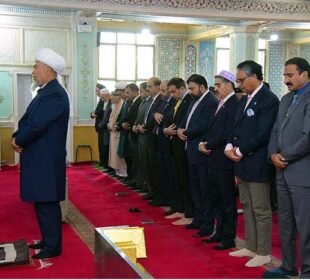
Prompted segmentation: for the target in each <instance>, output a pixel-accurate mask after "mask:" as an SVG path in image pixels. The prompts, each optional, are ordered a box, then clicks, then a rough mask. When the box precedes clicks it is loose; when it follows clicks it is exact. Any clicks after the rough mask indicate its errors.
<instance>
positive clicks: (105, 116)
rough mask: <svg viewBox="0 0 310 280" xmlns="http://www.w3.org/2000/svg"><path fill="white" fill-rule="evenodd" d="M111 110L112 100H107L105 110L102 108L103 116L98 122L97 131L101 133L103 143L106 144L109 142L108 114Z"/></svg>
mask: <svg viewBox="0 0 310 280" xmlns="http://www.w3.org/2000/svg"><path fill="white" fill-rule="evenodd" d="M111 112H112V102H111V100H109V101H108V105H107V107H106V109H105V110H103V117H102V120H101V122H100V123H99V124H98V132H101V133H103V145H105V146H107V145H109V142H110V131H109V129H108V126H107V125H108V122H109V119H110V114H111Z"/></svg>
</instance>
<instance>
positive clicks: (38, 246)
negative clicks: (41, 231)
mask: <svg viewBox="0 0 310 280" xmlns="http://www.w3.org/2000/svg"><path fill="white" fill-rule="evenodd" d="M28 248H30V249H34V250H37V249H42V248H43V244H42V242H38V243H33V244H29V245H28Z"/></svg>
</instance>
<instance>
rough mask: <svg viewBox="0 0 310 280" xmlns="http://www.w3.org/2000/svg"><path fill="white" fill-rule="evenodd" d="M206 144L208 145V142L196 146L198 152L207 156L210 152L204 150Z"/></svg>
mask: <svg viewBox="0 0 310 280" xmlns="http://www.w3.org/2000/svg"><path fill="white" fill-rule="evenodd" d="M207 144H208V142H200V143H199V145H198V150H199V151H200V152H202V153H203V154H205V155H207V156H208V155H210V154H211V152H212V150H207V148H206V145H207Z"/></svg>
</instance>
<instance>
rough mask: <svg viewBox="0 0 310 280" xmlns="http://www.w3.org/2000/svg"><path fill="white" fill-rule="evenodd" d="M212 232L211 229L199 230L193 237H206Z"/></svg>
mask: <svg viewBox="0 0 310 280" xmlns="http://www.w3.org/2000/svg"><path fill="white" fill-rule="evenodd" d="M211 234H212V232H210V231H204V230H200V231H198V232H196V233H195V234H194V235H193V237H205V236H208V235H211Z"/></svg>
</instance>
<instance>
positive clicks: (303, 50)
mask: <svg viewBox="0 0 310 280" xmlns="http://www.w3.org/2000/svg"><path fill="white" fill-rule="evenodd" d="M300 57H302V58H304V59H306V60H307V61H308V62H309V63H310V46H309V45H302V46H300Z"/></svg>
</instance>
